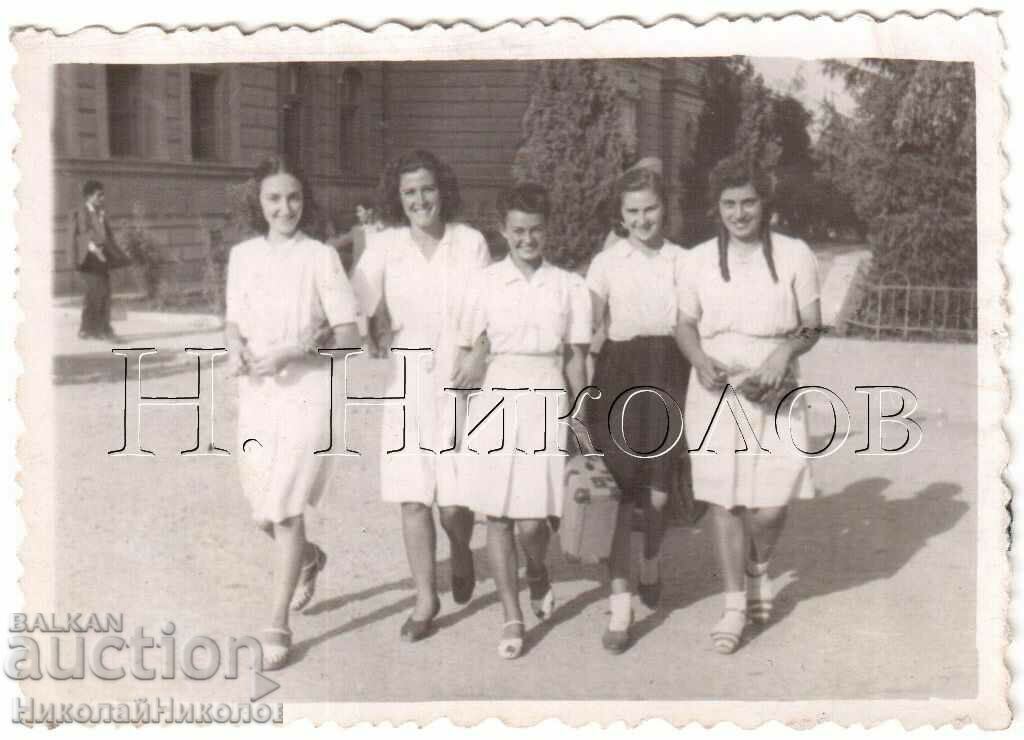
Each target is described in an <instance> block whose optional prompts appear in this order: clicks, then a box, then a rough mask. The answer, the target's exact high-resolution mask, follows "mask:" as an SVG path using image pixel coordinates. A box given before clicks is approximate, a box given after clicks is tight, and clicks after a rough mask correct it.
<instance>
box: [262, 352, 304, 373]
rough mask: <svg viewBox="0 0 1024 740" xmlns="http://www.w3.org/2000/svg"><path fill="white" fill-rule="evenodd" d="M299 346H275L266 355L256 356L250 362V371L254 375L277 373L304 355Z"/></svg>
mask: <svg viewBox="0 0 1024 740" xmlns="http://www.w3.org/2000/svg"><path fill="white" fill-rule="evenodd" d="M302 354H303V353H302V351H301V350H300V349H298V348H297V347H291V346H285V347H275V348H274V349H272V350H270V351H269V352H267V353H266V354H265V355H260V356H259V357H254V358H253V359H252V361H251V362H249V371H250V372H251V373H252V374H253V375H277V373H279V372H281V370H283V369H284V368H285V366H286V365H287V364H288V363H289V362H291V361H292V360H295V359H297V358H298V357H300V356H301V355H302Z"/></svg>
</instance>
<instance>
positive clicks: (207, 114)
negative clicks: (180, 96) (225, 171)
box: [189, 70, 221, 161]
mask: <svg viewBox="0 0 1024 740" xmlns="http://www.w3.org/2000/svg"><path fill="white" fill-rule="evenodd" d="M220 78H221V76H220V74H219V73H217V72H206V71H196V70H192V71H191V73H190V79H189V83H190V84H189V98H190V103H191V109H192V159H194V160H197V161H212V160H218V159H221V141H220V139H221V136H220V133H221V132H220V121H221V115H220V113H221V111H220Z"/></svg>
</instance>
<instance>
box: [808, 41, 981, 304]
mask: <svg viewBox="0 0 1024 740" xmlns="http://www.w3.org/2000/svg"><path fill="white" fill-rule="evenodd" d="M828 70H829V71H830V72H831V73H832V74H836V75H840V76H842V77H843V79H844V80H845V82H846V84H847V86H848V87H849V89H850V90H851V92H852V93H853V95H854V97H855V99H856V101H857V104H858V108H857V112H856V114H855V115H854V116H853V117H852V118H849V119H843V118H841V117H839V116H838V114H836V113H835V112H834V111H833V112H832V114H831V119H830V120H829V121H828V122H827V123H826V127H825V133H824V134H823V136H822V138H821V140H820V141H819V145H818V152H819V159H820V162H821V164H820V169H819V172H820V173H822V175H823V176H824V177H826V178H828V179H829V181H831V182H832V183H833V184H834V186H835V187H836V189H837V190H841V191H842V192H845V193H848V194H849V196H850V198H851V200H852V203H853V207H854V210H855V211H856V214H857V216H858V217H859V218H860V220H862V221H863V222H864V223H865V224H867V226H868V238H869V240H870V242H871V244H872V246H873V247H874V250H875V264H876V269H877V270H878V271H879V272H881V273H884V272H888V271H890V270H899V271H901V272H903V273H905V274H906V275H907V277H908V279H909V280H910V281H911V282H912V283H914V284H926V285H941V284H945V285H965V284H967V285H970V284H973V283H974V282H975V280H976V276H977V254H976V251H977V214H976V202H975V187H976V174H975V112H974V70H973V68H972V67H971V65H970V64H966V63H958V62H933V61H916V60H863V61H861V62H859V63H857V64H849V63H840V62H832V63H830V64H829V66H828Z"/></svg>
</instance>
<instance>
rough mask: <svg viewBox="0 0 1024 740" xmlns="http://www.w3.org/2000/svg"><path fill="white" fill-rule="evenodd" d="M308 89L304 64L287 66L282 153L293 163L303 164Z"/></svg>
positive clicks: (283, 90) (283, 92)
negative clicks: (304, 117) (303, 114)
mask: <svg viewBox="0 0 1024 740" xmlns="http://www.w3.org/2000/svg"><path fill="white" fill-rule="evenodd" d="M305 87H306V67H305V65H304V64H298V63H296V64H286V65H284V69H283V77H282V84H281V87H280V88H279V89H280V90H281V151H282V152H284V154H285V156H286V157H288V159H289V160H291V161H292V162H296V163H299V164H300V166H301V163H302V139H303V137H302V128H303V120H302V119H303V116H302V96H303V91H304V90H305Z"/></svg>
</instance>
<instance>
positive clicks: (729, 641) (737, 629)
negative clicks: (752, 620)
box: [711, 608, 747, 655]
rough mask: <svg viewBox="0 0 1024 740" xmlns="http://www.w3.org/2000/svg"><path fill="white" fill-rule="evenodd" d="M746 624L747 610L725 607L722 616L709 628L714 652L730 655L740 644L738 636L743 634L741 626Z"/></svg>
mask: <svg viewBox="0 0 1024 740" xmlns="http://www.w3.org/2000/svg"><path fill="white" fill-rule="evenodd" d="M746 626H747V612H746V610H745V609H735V608H726V610H725V611H724V612H723V613H722V618H721V619H719V620H718V623H717V624H715V626H714V627H713V628H712V630H711V644H712V645H714V648H715V652H716V653H721V654H722V655H731V654H732V653H734V652H736V648H738V647H739V646H740V638H741V637H742V636H743V628H744V627H746Z"/></svg>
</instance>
